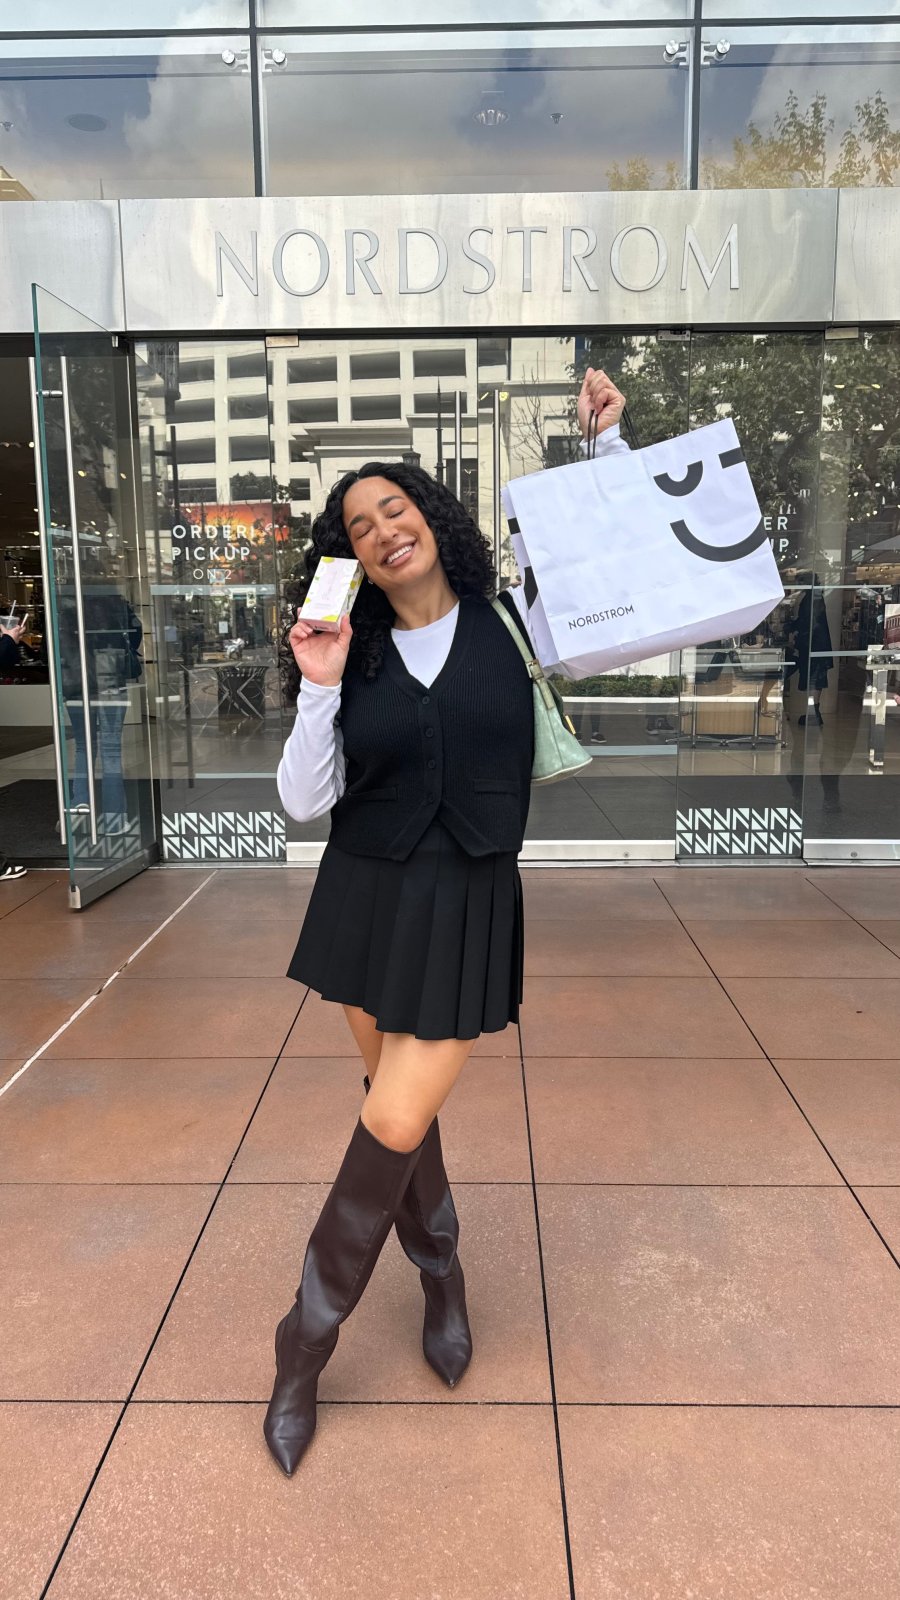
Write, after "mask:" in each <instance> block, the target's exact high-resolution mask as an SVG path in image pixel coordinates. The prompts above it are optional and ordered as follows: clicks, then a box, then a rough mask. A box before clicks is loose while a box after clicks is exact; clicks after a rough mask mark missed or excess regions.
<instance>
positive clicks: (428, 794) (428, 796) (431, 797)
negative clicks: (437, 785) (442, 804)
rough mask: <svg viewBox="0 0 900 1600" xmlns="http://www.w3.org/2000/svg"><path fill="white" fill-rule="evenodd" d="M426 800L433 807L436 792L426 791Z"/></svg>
mask: <svg viewBox="0 0 900 1600" xmlns="http://www.w3.org/2000/svg"><path fill="white" fill-rule="evenodd" d="M425 799H426V801H427V802H428V804H429V805H431V803H432V801H433V800H434V790H433V789H427V790H426V792H425Z"/></svg>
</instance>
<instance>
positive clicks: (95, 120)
mask: <svg viewBox="0 0 900 1600" xmlns="http://www.w3.org/2000/svg"><path fill="white" fill-rule="evenodd" d="M66 121H67V123H68V124H69V127H70V128H74V129H75V132H76V133H102V132H103V129H104V128H106V127H108V126H109V124H108V123H107V120H106V118H105V117H95V116H94V114H93V112H90V111H76V112H75V114H74V116H71V117H66Z"/></svg>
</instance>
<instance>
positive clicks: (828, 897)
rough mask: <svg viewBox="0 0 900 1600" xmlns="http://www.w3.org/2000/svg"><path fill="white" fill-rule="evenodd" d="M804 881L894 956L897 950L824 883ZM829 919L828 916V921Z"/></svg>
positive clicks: (877, 919)
mask: <svg viewBox="0 0 900 1600" xmlns="http://www.w3.org/2000/svg"><path fill="white" fill-rule="evenodd" d="M806 882H807V883H808V884H809V886H810V888H811V889H815V890H816V892H817V893H818V894H820V895H821V896H822V898H823V899H824V900H827V901H828V904H829V905H831V906H836V907H837V909H838V911H843V913H844V916H845V917H849V919H850V921H851V922H853V923H855V924H856V926H857V928H860V929H861V930H862V932H863V933H868V934H870V935H871V937H872V938H873V939H875V940H877V942H878V944H880V945H881V947H882V949H883V950H887V951H889V952H890V954H891V955H893V956H895V955H896V954H897V951H896V950H892V949H891V946H890V945H889V944H885V942H884V940H883V939H882V938H881V937H880V936H879V935H878V934H877V933H875V932H874V931H873V930H872V929H871V928H867V927H866V924H865V923H864V922H863V921H862V919H861V918H860V917H858V916H857V915H856V913H855V912H853V911H848V910H847V908H846V906H842V905H841V903H840V901H838V900H835V899H834V897H833V896H832V895H830V894H829V893H828V891H827V889H826V888H825V886H824V884H821V883H817V882H815V881H814V880H813V879H812V878H807V879H806ZM830 920H831V919H830V918H829V921H830ZM870 920H871V921H872V922H892V921H893V920H894V918H893V917H872V918H871V919H870ZM868 981H869V982H871V981H872V980H871V979H869V980H868ZM889 981H890V980H889Z"/></svg>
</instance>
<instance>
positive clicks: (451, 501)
mask: <svg viewBox="0 0 900 1600" xmlns="http://www.w3.org/2000/svg"><path fill="white" fill-rule="evenodd" d="M361 478H388V479H389V480H390V482H391V483H396V484H397V485H398V487H399V488H401V489H402V490H403V491H404V493H405V494H407V495H409V498H410V500H412V502H413V504H414V505H416V506H418V508H419V510H420V511H421V513H422V516H423V517H424V518H425V521H426V522H427V523H428V526H429V527H430V529H431V531H432V533H433V534H434V537H435V540H436V542H437V547H438V554H439V556H440V560H441V565H442V566H443V568H444V571H445V573H446V574H447V581H448V583H449V584H450V587H451V589H452V590H453V592H454V594H456V595H458V596H459V598H460V599H469V598H472V597H478V598H480V599H483V600H491V599H493V597H494V595H495V594H496V592H497V575H496V572H495V570H494V563H493V560H492V552H491V546H490V544H489V543H488V540H487V539H486V538H485V535H484V534H483V533H482V532H481V529H480V528H479V527H478V525H477V523H475V522H474V521H473V520H472V518H471V517H470V515H469V513H468V511H467V510H466V508H465V506H463V505H462V504H461V502H460V501H459V500H458V499H457V498H456V495H455V494H453V493H452V492H451V491H450V490H449V489H447V488H446V487H445V486H444V484H442V483H437V482H436V481H435V479H434V478H432V477H431V475H430V473H428V472H425V471H424V469H423V468H422V467H408V466H403V465H401V464H399V463H397V462H385V461H368V462H366V465H365V466H364V467H360V469H359V471H358V472H348V473H346V474H345V476H344V477H343V478H341V479H340V481H339V482H338V483H336V484H335V485H334V488H333V489H332V490H331V492H330V494H329V496H328V499H327V500H326V502H325V508H324V510H323V511H321V512H320V513H319V515H318V516H317V517H316V520H315V522H314V523H313V526H312V539H313V548H312V550H311V551H310V553H309V555H308V557H307V566H308V569H309V577H310V578H311V577H312V574H313V572H314V571H315V568H316V567H317V566H318V564H319V558H320V556H349V557H351V558H352V557H353V555H354V554H355V552H354V550H353V547H352V545H351V543H350V539H349V536H348V534H347V532H346V530H345V528H344V519H343V504H344V496H345V494H346V493H347V490H348V489H350V488H352V487H353V485H354V483H358V482H359V480H360V479H361ZM294 615H296V612H295V613H294ZM351 620H352V623H353V638H352V640H351V643H350V655H349V661H350V663H352V664H353V665H354V666H355V667H357V668H358V670H359V671H360V672H361V673H362V675H363V677H365V678H374V677H376V676H377V674H378V671H379V669H380V667H381V663H382V660H383V659H384V647H385V642H386V639H387V635H388V632H389V630H390V628H391V627H392V626H393V623H394V608H393V606H392V605H391V603H390V601H389V599H388V597H387V595H386V594H385V593H384V590H383V589H379V588H378V586H377V585H376V584H372V583H364V584H363V586H362V588H361V589H360V591H359V594H358V595H357V597H356V601H355V603H354V606H353V615H352V619H351ZM291 626H292V623H291V624H289V625H288V627H287V628H286V629H285V632H284V636H283V638H282V643H281V677H282V684H283V687H284V695H285V700H286V701H287V702H288V703H290V701H292V700H295V699H296V697H297V695H298V694H299V692H300V670H299V668H298V666H297V663H296V661H295V660H294V655H293V651H292V650H291V647H290V644H289V642H288V635H289V634H290V629H291Z"/></svg>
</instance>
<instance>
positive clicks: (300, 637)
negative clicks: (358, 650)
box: [289, 617, 353, 689]
mask: <svg viewBox="0 0 900 1600" xmlns="http://www.w3.org/2000/svg"><path fill="white" fill-rule="evenodd" d="M352 638H353V629H352V628H351V626H350V618H349V617H341V627H340V632H339V633H317V632H316V630H315V629H314V628H313V627H311V626H310V624H309V623H308V622H295V623H294V626H293V627H292V629H291V631H290V634H289V639H290V645H291V649H292V651H293V652H294V660H295V661H296V663H297V665H298V667H299V668H300V671H301V673H302V674H303V676H304V678H308V679H309V681H310V683H320V684H322V685H323V687H327V688H334V689H336V688H337V686H338V684H339V683H340V681H341V679H342V677H343V676H344V668H345V666H346V665H347V651H348V650H349V649H350V640H351V639H352Z"/></svg>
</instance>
